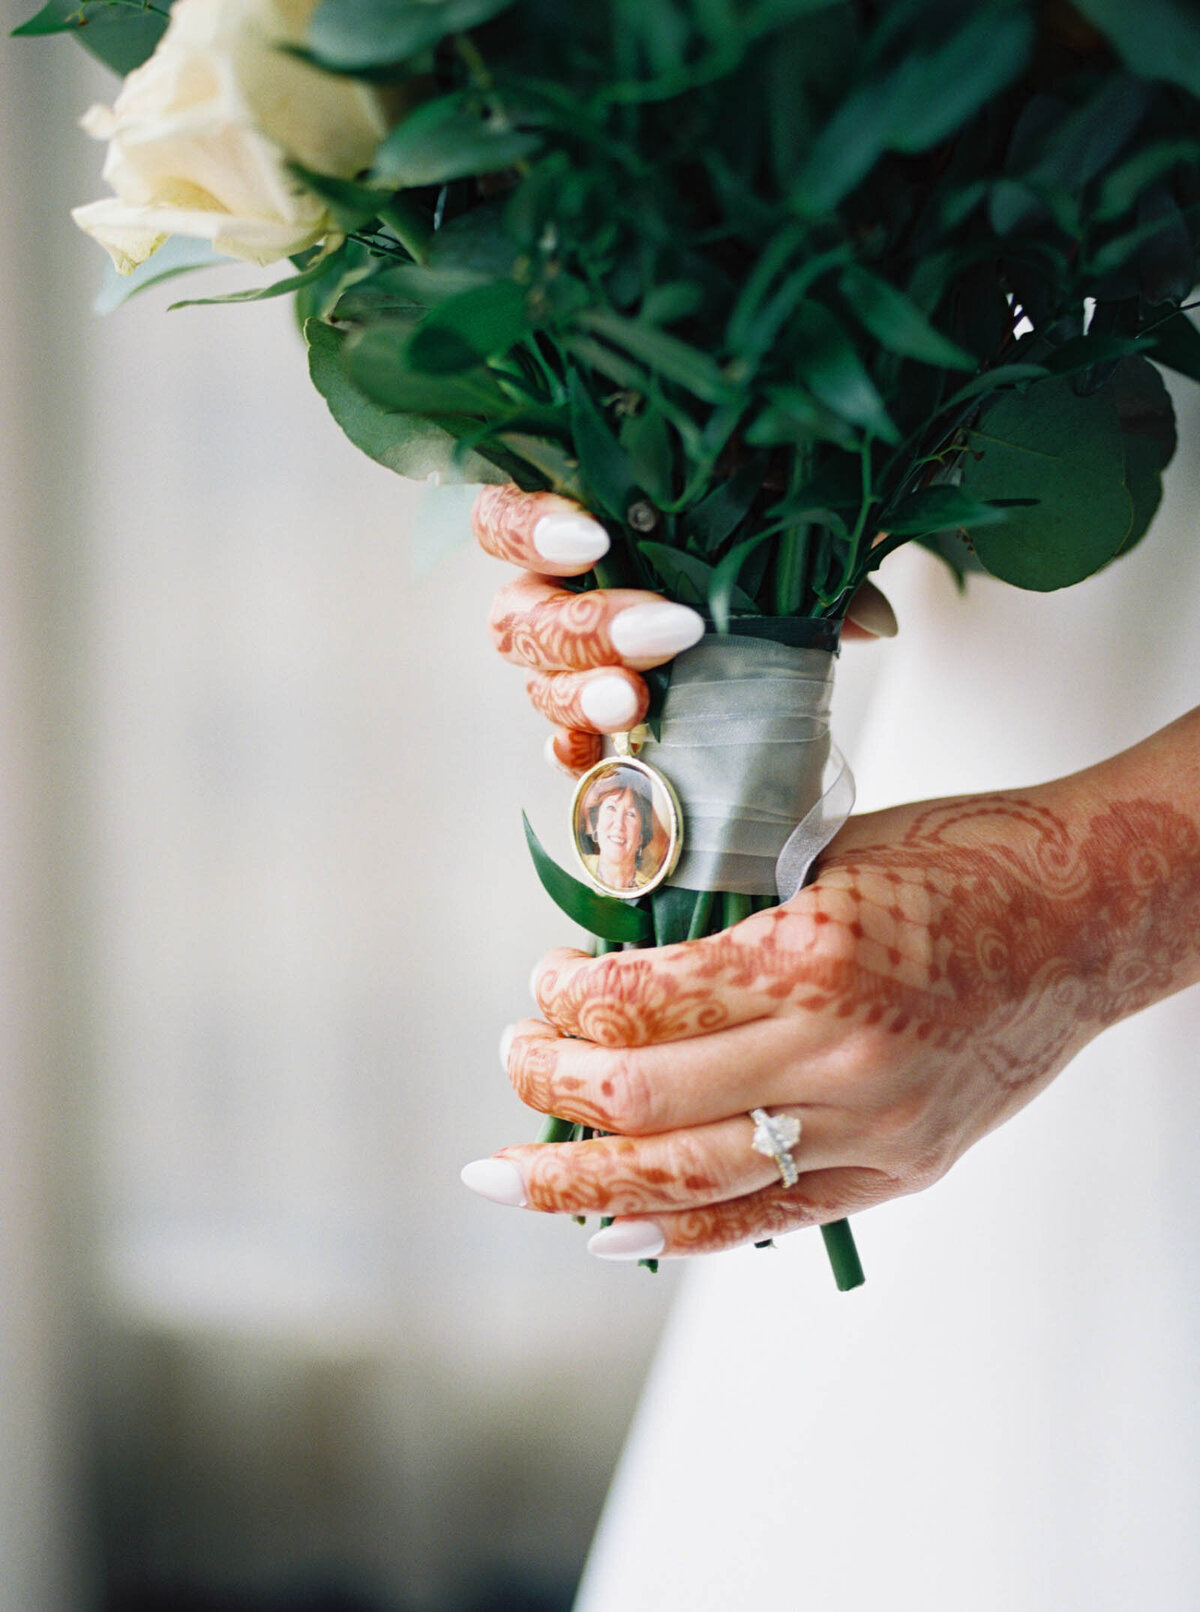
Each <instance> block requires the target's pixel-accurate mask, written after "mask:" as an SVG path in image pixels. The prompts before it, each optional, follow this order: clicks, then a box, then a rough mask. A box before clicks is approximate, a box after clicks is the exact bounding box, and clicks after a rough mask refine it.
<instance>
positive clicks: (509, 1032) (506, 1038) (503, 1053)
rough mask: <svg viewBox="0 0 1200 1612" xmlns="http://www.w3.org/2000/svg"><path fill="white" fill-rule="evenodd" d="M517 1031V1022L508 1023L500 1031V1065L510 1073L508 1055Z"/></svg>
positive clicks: (505, 1071)
mask: <svg viewBox="0 0 1200 1612" xmlns="http://www.w3.org/2000/svg"><path fill="white" fill-rule="evenodd" d="M516 1033H517V1027H516V1025H515V1024H506V1025H505V1026H504V1028H503V1030H501V1032H500V1067H501V1069H503V1070H504V1073H505V1074H507V1073H508V1055H509V1053H510V1052H511V1050H512V1044H513V1037H514V1036H515V1035H516Z"/></svg>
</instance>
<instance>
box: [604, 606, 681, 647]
mask: <svg viewBox="0 0 1200 1612" xmlns="http://www.w3.org/2000/svg"><path fill="white" fill-rule="evenodd" d="M608 631H609V636H610V637H611V639H612V641H613V647H614V648H615V649H616V651H617V653H618V655H624V656H629V657H632V658H633V659H635V660H651V659H654V660H668V659H669V658H670V657H671V656H672V655H678V654H679V653H680V652H681V651H682V650H685V649H690V648H691V647H692V645H693V644H698V643H699V642H700V640H701V638H703V637H704V618H703V616H700V615H698V614H697V613H696V611H694V610H692V609H689V607H688V606H687V605H681V604H640V605H631V606H630V607H629V609H628V610H622V611H621V612H620V614H619V615H616V616H614V617H613V621H612V626H611V627H610V628H609V629H608Z"/></svg>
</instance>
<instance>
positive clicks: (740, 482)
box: [685, 454, 767, 554]
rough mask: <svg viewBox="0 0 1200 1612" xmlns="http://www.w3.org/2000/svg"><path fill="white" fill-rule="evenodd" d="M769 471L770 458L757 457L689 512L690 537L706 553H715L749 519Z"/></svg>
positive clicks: (688, 531) (687, 524)
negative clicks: (768, 460) (752, 506)
mask: <svg viewBox="0 0 1200 1612" xmlns="http://www.w3.org/2000/svg"><path fill="white" fill-rule="evenodd" d="M766 469H767V459H766V456H765V455H764V454H755V455H754V457H753V458H752V459H751V460H749V462H748V463H746V464H744V465H743V466H742V467H741V469H739V470H735V471H734V473H733V475H732V476H727V477H726V478H725V479H724V480H723V481H720V482H718V483H717V485H716V486H715V487H714V488H713V490H712V492H710V493H709V494H707V496H706V497H704V498H702V499H701V500H700V502H699V503H698V504H694V505H693V506H692V508H691V509H690V510H688V512H687V515H686V517H685V522H686V524H685V530H686V532H687V535H688V537H689V538H691V539H692V540H693V541H694V542H696V543H698V544H699V546H700V547H701V548H702V549H704V550H705V551H706V553H709V554H712V553H715V551H716V550H717V549H719V548H720V546H721V544H722V543H724V541H725V539H726V538H727V537H728V536H729V535H730V533H731V532H734V531H736V530H737V528H738V526H739V525H740V524H741V522H742V521H743V520H744V519H745V517H746V515H747V514H748V512H749V510H750V506H751V505H752V504H753V503H754V500H755V499H756V498H757V497H758V495H759V493H760V492H761V491H762V483H763V476H764V475H765V474H766Z"/></svg>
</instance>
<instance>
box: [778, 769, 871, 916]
mask: <svg viewBox="0 0 1200 1612" xmlns="http://www.w3.org/2000/svg"><path fill="white" fill-rule="evenodd" d="M829 768H830V770H831V771H832V772H833V777H832V779H831V780H830V782H829V784H828V785H827V786H826V789H825V793H824V794H823V795H822V796H821V798H820V800H819V801H817V803H816V805H815V806H813V807H812V808H811V809H810V810H809V811H808V812H806V813H805V815H804V816H803V817H802V818H801V819H800V821H799V822H798V823H797V824H796V826H795V828H794V829H793V830H792V832H791V833H790V834H789V835H788V837H787V840H786V842H785V843H784V847H783V850H782V851H780V853H779V856H778V859H777V860H776V863H775V889H776V892H777V894H778V896H779V899H780V901H790V900H791V899H792V897H793V896H794V895H795V894H796V891H797V890H800V889H802V888H803V886H804V882H805V880H806V879H807V878H808V875H809V871H810V870H811V868H812V865H813V863H814V862H815V861H816V859H817V857H818V856H820V854H821V852H822V851H823V850H824V849H825V847H826V846H827V845H828V844H829V842H830V840H831V839H832V838H833V836H834V835H835V834H836V833H837V831H838V829H839V828H841V826H842V824H843V823H844V822H845V821H846V819H847V818H848V817H849V815H850V813H851V811H852V810H853V808H854V774H853V773H852V772H851V771H850V764H849V762H848V761H847V760H846V758H845V756H844V755H843V754H842V752H841V751H840V750H839V749H838V747H837V745H835V744H831V745H830V747H829ZM827 776H828V774H827Z"/></svg>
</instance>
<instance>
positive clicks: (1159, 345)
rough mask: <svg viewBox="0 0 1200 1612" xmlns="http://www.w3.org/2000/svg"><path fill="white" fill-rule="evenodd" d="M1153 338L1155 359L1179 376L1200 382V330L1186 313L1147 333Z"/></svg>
mask: <svg viewBox="0 0 1200 1612" xmlns="http://www.w3.org/2000/svg"><path fill="white" fill-rule="evenodd" d="M1147 334H1148V335H1149V336H1150V337H1151V338H1152V340H1153V343H1154V346H1153V357H1154V358H1155V359H1156V361H1157V362H1158V363H1160V364H1165V365H1166V366H1167V368H1168V369H1173V370H1174V371H1175V372H1176V374H1178V375H1186V376H1187V377H1188V379H1189V380H1193V381H1200V330H1197V329H1196V327H1195V325H1194V324H1193V323H1192V321H1191V320H1190V319H1189V318H1188V316H1187V314H1186V313H1174V314H1172V315H1171V317H1170V318H1169V319H1164V320H1163V322H1162V323H1161V324H1159V325H1155V326H1154V329H1153V330H1151V331H1149V332H1147Z"/></svg>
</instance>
